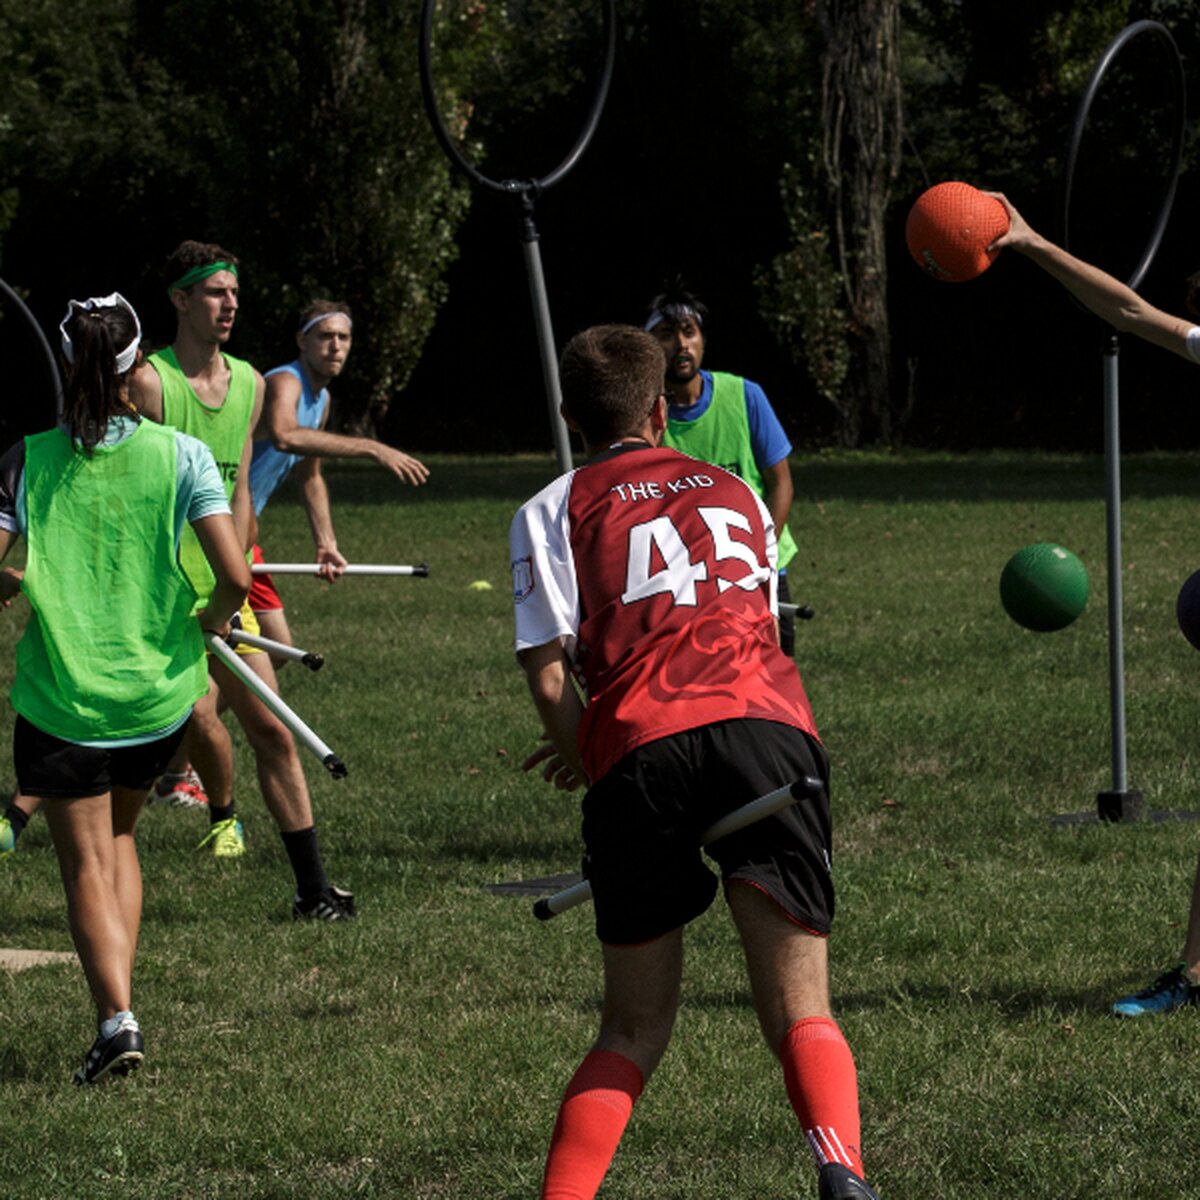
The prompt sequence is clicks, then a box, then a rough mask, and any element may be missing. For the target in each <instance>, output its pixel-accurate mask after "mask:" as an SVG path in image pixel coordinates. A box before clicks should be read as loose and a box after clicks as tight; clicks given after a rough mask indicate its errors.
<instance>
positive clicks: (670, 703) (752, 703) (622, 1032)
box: [510, 325, 874, 1200]
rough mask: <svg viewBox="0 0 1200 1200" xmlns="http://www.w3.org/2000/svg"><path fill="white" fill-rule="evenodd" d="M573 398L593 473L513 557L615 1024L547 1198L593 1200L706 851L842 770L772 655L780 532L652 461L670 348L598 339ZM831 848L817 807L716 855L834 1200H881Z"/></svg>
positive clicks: (707, 880)
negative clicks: (725, 831) (831, 959)
mask: <svg viewBox="0 0 1200 1200" xmlns="http://www.w3.org/2000/svg"><path fill="white" fill-rule="evenodd" d="M560 377H561V383H562V393H563V415H564V416H565V417H566V419H567V422H568V423H569V424H570V425H571V426H572V427H573V428H575V429H577V430H578V431H579V433H580V434H581V436H582V438H583V443H584V449H585V451H586V453H587V458H588V461H587V463H586V465H585V466H583V467H581V468H579V469H577V470H575V471H571V472H569V473H568V474H566V475H564V476H562V477H561V478H559V479H557V480H555V481H554V482H553V483H552V484H550V485H549V486H548V487H547V488H545V489H543V490H542V491H541V492H540V493H538V495H537V496H535V497H534V498H533V499H532V500H530V501H529V502H528V503H527V504H525V505H524V506H523V507H522V508H521V509H520V511H519V512H518V513H517V515H516V517H515V518H514V520H513V524H512V529H511V531H510V549H511V552H512V562H513V595H514V601H515V607H516V628H517V638H516V645H517V655H518V658H519V660H520V663H521V666H522V667H523V668H524V670H525V673H526V677H527V680H528V683H529V688H530V692H531V694H532V697H533V701H534V705H535V706H536V708H537V711H538V714H539V715H540V716H541V718H542V721H543V722H544V725H545V729H546V732H547V735H548V739H549V742H548V745H547V746H546V747H545V748H544V749H542V750H540V751H539V752H537V753H536V754H534V755H532V756H531V757H530V759H529V760H528V761H527V763H526V766H527V767H534V766H537V765H539V764H542V765H543V767H544V774H545V777H546V778H547V779H548V780H552V781H553V782H554V783H556V784H557V785H558V786H560V787H567V788H570V787H575V786H578V785H579V784H581V783H584V784H587V785H588V790H587V793H586V795H585V797H584V800H583V835H584V843H585V849H586V860H585V861H586V869H587V874H588V878H589V880H590V881H591V884H592V888H593V894H594V898H595V909H596V932H597V935H598V937H599V939H600V942H601V948H602V955H603V964H604V1004H603V1015H602V1018H601V1023H600V1033H599V1037H598V1038H597V1040H596V1042H595V1045H594V1047H593V1048H592V1050H591V1051H590V1053H588V1055H587V1056H586V1057H585V1058H584V1060H583V1062H582V1064H581V1065H580V1067H579V1069H578V1070H577V1071H576V1072H575V1075H574V1077H573V1078H572V1080H571V1082H570V1084H569V1085H568V1087H567V1090H566V1094H565V1095H564V1097H563V1101H562V1104H561V1107H560V1108H559V1113H558V1120H557V1123H556V1124H555V1128H554V1133H553V1137H552V1139H551V1144H550V1152H549V1156H548V1159H547V1163H546V1173H545V1179H544V1182H543V1186H542V1193H541V1195H542V1200H587V1198H590V1197H593V1196H594V1195H595V1194H596V1191H597V1189H598V1188H599V1187H600V1183H601V1181H602V1180H603V1178H604V1175H605V1173H606V1171H607V1170H608V1166H609V1163H610V1162H611V1160H612V1157H613V1155H614V1153H615V1152H616V1148H617V1144H618V1142H619V1141H620V1138H621V1135H622V1133H623V1132H624V1129H625V1125H626V1122H627V1121H628V1119H629V1116H630V1113H631V1112H632V1109H633V1105H634V1102H635V1101H636V1099H637V1097H638V1095H639V1094H640V1092H641V1090H642V1088H643V1086H644V1085H645V1082H646V1080H647V1079H648V1078H649V1077H650V1075H651V1073H652V1072H653V1070H654V1068H655V1067H656V1066H657V1065H658V1062H659V1060H660V1058H661V1057H662V1055H663V1053H664V1051H665V1050H666V1047H667V1042H668V1041H669V1039H670V1035H671V1028H672V1025H673V1023H674V1019H675V1012H676V1009H677V1007H678V1001H679V987H680V979H681V975H682V963H683V926H684V925H685V924H686V923H687V922H688V921H690V920H692V919H693V918H694V917H697V916H699V915H700V914H701V913H702V912H704V911H705V910H706V909H707V908H708V906H709V905H710V904H711V903H712V900H713V898H714V896H715V894H716V890H717V880H716V879H715V877H714V875H713V873H712V872H711V871H710V870H709V869H708V868H707V867H706V866H705V865H704V863H703V861H702V859H701V856H700V851H699V848H698V847H699V843H700V834H701V832H702V831H703V830H704V829H705V828H706V827H707V826H709V825H711V824H712V823H713V822H714V821H715V820H716V819H717V818H719V817H721V816H722V815H724V814H725V813H727V812H729V811H731V810H732V809H734V808H737V807H740V806H741V805H743V804H745V803H746V802H747V801H749V800H751V799H753V798H755V797H756V796H758V795H760V794H763V793H765V792H768V791H771V790H773V789H775V788H777V787H780V786H783V785H786V784H788V783H791V782H793V781H795V780H798V779H800V778H802V777H803V776H806V775H809V776H812V775H815V776H818V777H820V778H821V779H823V780H827V779H828V759H827V757H826V755H825V752H824V750H823V749H822V747H821V744H820V742H819V740H818V738H817V732H816V727H815V725H814V723H813V718H812V711H811V709H810V707H809V704H808V700H807V697H806V696H805V693H804V688H803V686H802V684H801V682H800V677H799V675H798V674H797V672H796V667H795V664H794V663H793V662H792V661H791V660H790V659H789V658H787V657H786V656H785V655H784V654H783V652H782V651H781V650H780V649H779V644H778V626H777V622H776V615H775V606H776V576H775V534H774V527H773V525H772V522H771V517H770V514H769V513H768V511H767V509H766V507H765V506H764V505H763V503H762V501H761V500H760V499H759V498H758V496H757V495H755V494H754V492H752V491H751V490H750V488H748V487H747V486H746V485H745V484H743V483H742V482H741V481H740V480H738V479H737V478H736V477H734V476H733V475H731V474H729V473H727V472H725V471H722V470H720V469H719V468H715V467H711V466H709V465H707V464H705V463H701V462H699V461H698V460H696V459H692V458H688V457H686V456H685V455H682V454H679V453H678V452H676V451H674V450H668V449H662V448H660V446H659V442H660V441H661V438H662V434H663V430H664V429H665V427H666V421H667V409H666V398H665V397H664V396H663V395H662V394H661V393H662V380H663V352H662V350H661V349H660V348H659V346H658V344H657V342H656V341H655V340H654V339H653V338H652V337H650V336H649V335H648V334H646V333H643V332H642V331H641V330H637V329H634V328H632V327H628V326H621V325H602V326H597V327H595V328H593V329H589V330H585V331H584V332H583V333H581V334H579V335H578V336H577V337H575V338H573V339H572V340H571V342H570V343H569V344H568V345H567V347H566V349H565V351H564V352H563V356H562V363H561V369H560ZM576 683H578V688H577V687H576ZM579 689H582V693H583V694H582V695H581V694H580V690H579ZM830 824H831V822H830V814H829V806H828V800H827V799H826V797H825V796H824V795H822V796H821V797H820V798H819V799H816V800H806V801H802V802H801V803H800V804H798V805H796V806H793V807H792V808H789V809H785V810H784V811H783V812H782V813H779V814H777V815H775V816H773V817H769V818H767V819H765V820H763V821H759V822H756V823H755V824H753V825H750V826H748V827H747V828H745V829H742V830H740V831H738V832H737V833H734V834H731V835H729V836H728V837H726V838H723V839H721V841H719V842H717V843H714V844H713V845H712V846H711V847H710V848H709V852H710V853H711V854H712V855H713V857H714V858H715V859H716V860H717V862H718V863H719V865H720V867H721V876H722V880H723V882H724V884H725V896H726V900H727V902H728V904H729V907H730V910H731V912H732V914H733V919H734V922H735V924H736V926H737V929H738V932H739V934H740V936H741V940H742V944H743V946H744V948H745V953H746V961H747V966H748V969H749V975H750V986H751V990H752V992H753V995H754V1004H755V1008H756V1011H757V1013H758V1019H759V1024H760V1026H761V1028H762V1032H763V1035H764V1037H765V1038H766V1040H767V1043H768V1045H769V1046H770V1047H771V1049H772V1050H773V1051H774V1052H775V1053H776V1054H777V1055H778V1057H779V1059H780V1062H781V1064H782V1067H783V1074H784V1081H785V1085H786V1088H787V1093H788V1096H789V1099H790V1100H791V1103H792V1106H793V1108H794V1109H795V1112H796V1115H797V1117H798V1118H799V1120H800V1123H801V1126H802V1128H803V1130H804V1132H805V1135H806V1137H807V1139H808V1142H809V1145H810V1148H811V1149H812V1152H813V1154H814V1156H815V1158H816V1160H817V1164H818V1166H819V1167H820V1194H821V1197H822V1200H863V1198H866V1200H870V1198H871V1197H874V1192H872V1191H871V1189H870V1188H869V1187H868V1186H867V1185H866V1184H865V1183H864V1182H863V1180H862V1158H861V1155H860V1151H859V1111H858V1085H857V1078H856V1072H855V1066H854V1059H853V1057H852V1056H851V1053H850V1049H849V1047H848V1046H847V1044H846V1041H845V1039H844V1038H843V1036H842V1034H841V1031H840V1030H839V1028H838V1026H837V1025H836V1024H835V1022H834V1021H833V1017H832V1012H831V1010H830V1002H829V984H828V965H827V956H826V944H827V943H826V937H827V935H828V933H829V929H830V925H831V922H832V919H833V909H834V894H833V884H832V880H831V878H830Z"/></svg>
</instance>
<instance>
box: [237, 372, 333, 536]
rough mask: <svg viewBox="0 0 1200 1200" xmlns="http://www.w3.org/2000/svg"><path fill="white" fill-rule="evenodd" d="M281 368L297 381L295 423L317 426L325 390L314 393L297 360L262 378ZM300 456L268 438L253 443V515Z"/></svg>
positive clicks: (325, 396)
mask: <svg viewBox="0 0 1200 1200" xmlns="http://www.w3.org/2000/svg"><path fill="white" fill-rule="evenodd" d="M281 371H286V372H287V373H288V374H290V375H293V376H295V378H296V379H298V380H299V381H300V400H299V402H298V403H297V405H296V424H297V425H299V426H300V427H301V428H302V429H320V428H321V421H322V420H323V418H324V416H325V406H326V405H327V404H328V403H329V389H328V388H322V389H321V390H320V391H319V392H314V391H313V387H312V384H311V383H310V382H309V380H308V376H307V375H305V373H304V371H303V370H302V369H301V367H300V360H299V359H296V361H295V362H290V363H287V364H286V365H285V366H282V367H276V368H275V369H274V370H273V371H268V372H267V375H266V378H268V379H270V378H271V376H272V375H278V374H279V373H280V372H281ZM303 457H304V455H302V454H287V453H285V452H284V451H283V450H278V449H276V448H275V443H274V442H272V441H271V439H270V438H264V439H263V440H262V441H258V442H255V443H254V457H253V458H251V460H250V494H251V495H252V496H253V498H254V512H255V515H256V516H257V515H258V514H259V513H261V512H262V510H263V509H264V508H266V506H267V501H268V500H270V498H271V497H272V496H273V495H274V494H275V490H276V489H277V488H278V487H279V485H280V484H281V483H282V482H283V481H284V480H285V479H286V478H287V477H288V474H289V473H290V472H291V469H292V468H293V467H294V466H295V465H296V464H297V463H298V462H299V461H300V460H301V459H302V458H303Z"/></svg>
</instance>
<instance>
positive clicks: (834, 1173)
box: [818, 1163, 879, 1200]
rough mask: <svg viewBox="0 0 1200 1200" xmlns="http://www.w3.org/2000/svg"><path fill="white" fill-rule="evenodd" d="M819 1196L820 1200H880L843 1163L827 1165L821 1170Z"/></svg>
mask: <svg viewBox="0 0 1200 1200" xmlns="http://www.w3.org/2000/svg"><path fill="white" fill-rule="evenodd" d="M818 1195H819V1196H820V1200H879V1197H878V1196H876V1195H875V1193H874V1192H873V1191H871V1189H870V1188H869V1187H867V1185H866V1184H865V1183H864V1182H863V1181H862V1180H861V1179H859V1177H858V1176H857V1175H855V1173H854V1172H853V1171H852V1170H850V1168H849V1167H843V1166H842V1164H841V1163H826V1164H825V1165H824V1166H823V1167H822V1168H821V1179H820V1185H819V1187H818Z"/></svg>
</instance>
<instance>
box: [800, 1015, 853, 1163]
mask: <svg viewBox="0 0 1200 1200" xmlns="http://www.w3.org/2000/svg"><path fill="white" fill-rule="evenodd" d="M779 1058H780V1061H781V1062H782V1063H783V1079H784V1082H785V1083H786V1084H787V1092H788V1099H789V1100H791V1102H792V1108H794V1109H795V1110H796V1116H797V1117H799V1118H800V1126H801V1128H802V1129H803V1130H804V1136H805V1137H806V1138H808V1144H809V1148H810V1149H811V1150H812V1152H813V1155H814V1156H815V1158H816V1160H817V1165H818V1166H824V1165H825V1164H826V1163H827V1162H839V1163H841V1164H842V1165H843V1166H846V1167H849V1168H850V1170H852V1171H853V1172H854V1173H855V1174H856V1175H858V1176H860V1177H861V1176H862V1173H863V1168H862V1155H861V1153H860V1152H859V1148H858V1140H859V1136H860V1133H861V1127H860V1124H859V1115H858V1073H857V1072H856V1071H855V1069H854V1056H853V1055H852V1054H851V1053H850V1047H849V1046H848V1045H846V1039H845V1038H844V1037H843V1036H842V1031H841V1030H840V1029H839V1028H838V1027H837V1024H836V1023H835V1022H833V1021H831V1020H829V1018H828V1017H806V1018H805V1019H804V1020H803V1021H797V1022H796V1023H795V1025H793V1026H792V1027H791V1029H789V1030H788V1031H787V1034H786V1036H785V1037H784V1039H783V1044H782V1045H781V1046H780V1047H779Z"/></svg>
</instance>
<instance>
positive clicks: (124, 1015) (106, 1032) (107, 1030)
mask: <svg viewBox="0 0 1200 1200" xmlns="http://www.w3.org/2000/svg"><path fill="white" fill-rule="evenodd" d="M122 1028H126V1029H129V1028H133V1029H138V1028H140V1026H139V1025H138V1023H137V1018H136V1017H135V1016H134V1015H133V1013H131V1012H129V1011H128V1010H125V1011H123V1012H119V1013H114V1014H113V1015H112V1016H111V1017H109V1018H108V1020H107V1021H101V1022H100V1036H101V1037H102V1038H103V1039H104V1040H105V1041H108V1039H109V1038H110V1037H115V1036H116V1034H117V1033H118V1032H119V1031H120V1030H121V1029H122Z"/></svg>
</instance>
